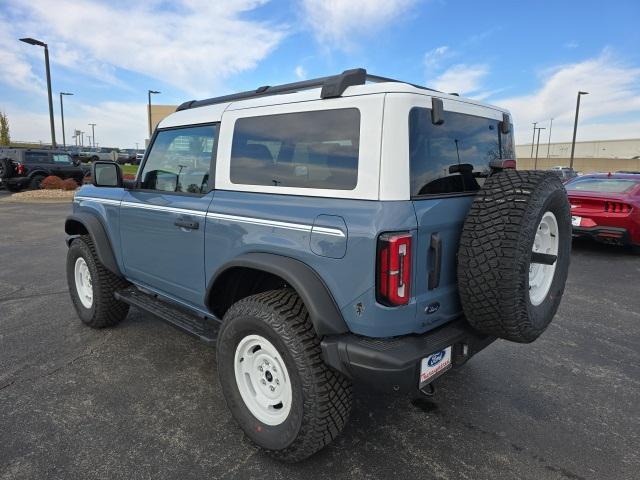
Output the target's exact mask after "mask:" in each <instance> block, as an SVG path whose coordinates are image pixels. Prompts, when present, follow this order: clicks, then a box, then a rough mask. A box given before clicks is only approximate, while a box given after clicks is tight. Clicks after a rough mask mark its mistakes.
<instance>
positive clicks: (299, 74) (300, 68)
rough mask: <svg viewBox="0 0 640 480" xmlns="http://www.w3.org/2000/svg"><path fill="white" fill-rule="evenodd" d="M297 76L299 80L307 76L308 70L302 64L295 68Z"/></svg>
mask: <svg viewBox="0 0 640 480" xmlns="http://www.w3.org/2000/svg"><path fill="white" fill-rule="evenodd" d="M295 74H296V78H297V79H299V80H304V79H305V78H307V71H306V70H305V69H304V67H303V66H302V65H298V66H297V67H296V69H295Z"/></svg>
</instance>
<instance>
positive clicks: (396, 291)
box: [376, 232, 411, 307]
mask: <svg viewBox="0 0 640 480" xmlns="http://www.w3.org/2000/svg"><path fill="white" fill-rule="evenodd" d="M377 263H378V264H377V285H376V297H377V299H378V302H380V303H382V304H384V305H388V306H394V307H395V306H397V305H406V304H407V303H409V298H410V297H411V234H410V233H408V232H401V233H385V234H383V235H380V237H378V262H377Z"/></svg>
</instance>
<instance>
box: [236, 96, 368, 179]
mask: <svg viewBox="0 0 640 480" xmlns="http://www.w3.org/2000/svg"><path fill="white" fill-rule="evenodd" d="M359 148H360V111H359V110H358V109H356V108H348V109H336V110H323V111H314V112H300V113H285V114H280V115H269V116H261V117H247V118H240V119H238V120H237V121H236V124H235V128H234V132H233V145H232V149H231V181H232V182H233V183H236V184H245V185H269V186H277V187H298V188H326V189H336V190H353V189H354V188H355V187H356V184H357V182H358V152H359Z"/></svg>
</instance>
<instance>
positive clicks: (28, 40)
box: [20, 37, 47, 47]
mask: <svg viewBox="0 0 640 480" xmlns="http://www.w3.org/2000/svg"><path fill="white" fill-rule="evenodd" d="M20 41H21V42H24V43H28V44H29V45H38V46H40V47H46V46H47V44H46V43H44V42H41V41H40V40H36V39H35V38H31V37H27V38H21V39H20Z"/></svg>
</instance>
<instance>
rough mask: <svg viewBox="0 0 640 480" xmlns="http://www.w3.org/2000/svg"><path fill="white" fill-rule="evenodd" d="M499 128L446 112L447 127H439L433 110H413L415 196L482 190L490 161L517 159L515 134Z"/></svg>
mask: <svg viewBox="0 0 640 480" xmlns="http://www.w3.org/2000/svg"><path fill="white" fill-rule="evenodd" d="M499 126H500V125H499V121H498V120H493V119H490V118H483V117H476V116H472V115H465V114H462V113H455V112H446V111H445V112H444V123H443V124H441V125H434V124H433V123H432V122H431V110H430V109H428V108H418V107H416V108H413V109H411V112H410V114H409V148H410V166H411V196H413V197H415V196H421V195H437V194H451V193H466V192H475V191H477V190H479V189H480V188H481V187H482V184H483V183H484V181H485V179H486V178H487V177H488V176H489V174H490V173H491V168H490V162H492V161H494V160H499V159H502V158H509V159H511V158H515V157H514V151H513V150H514V149H513V137H512V133H508V134H501V133H500V128H499ZM510 130H511V131H513V129H512V128H511V129H510Z"/></svg>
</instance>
